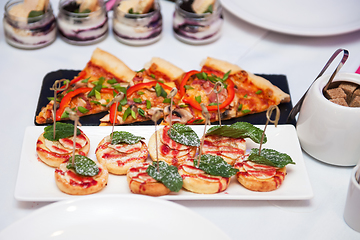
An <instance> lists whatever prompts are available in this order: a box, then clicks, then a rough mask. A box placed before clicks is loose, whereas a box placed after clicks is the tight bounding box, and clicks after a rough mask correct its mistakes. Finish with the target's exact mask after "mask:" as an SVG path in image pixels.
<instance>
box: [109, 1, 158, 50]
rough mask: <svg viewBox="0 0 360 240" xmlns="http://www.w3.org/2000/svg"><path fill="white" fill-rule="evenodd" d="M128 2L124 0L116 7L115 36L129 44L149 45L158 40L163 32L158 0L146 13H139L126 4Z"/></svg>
mask: <svg viewBox="0 0 360 240" xmlns="http://www.w3.org/2000/svg"><path fill="white" fill-rule="evenodd" d="M126 2H127V0H123V1H121V2H120V3H119V4H118V5H117V6H116V7H115V8H114V20H113V32H114V36H115V38H116V39H117V40H118V41H120V42H122V43H125V44H128V45H147V44H151V43H154V42H156V41H158V40H159V39H160V38H161V33H162V15H161V11H160V4H159V2H158V0H155V1H154V2H153V4H152V6H151V7H150V8H149V10H148V11H146V13H138V12H136V10H133V8H129V7H127V6H125V4H127V3H126ZM122 4H124V5H123V6H122ZM128 8H129V9H128Z"/></svg>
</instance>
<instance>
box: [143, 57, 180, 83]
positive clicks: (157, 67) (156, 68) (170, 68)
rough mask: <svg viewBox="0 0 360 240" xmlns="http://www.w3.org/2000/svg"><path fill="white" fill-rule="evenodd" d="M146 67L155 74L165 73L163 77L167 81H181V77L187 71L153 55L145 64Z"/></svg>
mask: <svg viewBox="0 0 360 240" xmlns="http://www.w3.org/2000/svg"><path fill="white" fill-rule="evenodd" d="M145 69H146V70H148V71H149V72H150V74H154V75H155V76H156V75H159V76H161V75H163V76H162V79H163V80H165V81H166V82H175V81H178V83H180V77H181V76H182V75H183V74H184V73H185V72H184V71H183V70H182V69H181V68H179V67H177V66H175V65H174V64H172V63H170V62H168V61H166V60H164V59H162V58H159V57H153V58H152V59H151V60H150V62H148V63H146V64H145ZM157 73H158V74H157Z"/></svg>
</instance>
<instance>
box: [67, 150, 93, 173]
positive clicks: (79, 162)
mask: <svg viewBox="0 0 360 240" xmlns="http://www.w3.org/2000/svg"><path fill="white" fill-rule="evenodd" d="M66 168H68V169H74V170H75V172H76V173H77V174H79V175H82V176H86V177H93V176H96V175H98V174H99V172H100V170H99V167H98V166H97V165H96V163H95V162H94V161H93V160H91V159H90V158H88V157H85V156H83V155H75V159H74V165H73V164H72V157H70V158H69V163H68V164H67V165H66Z"/></svg>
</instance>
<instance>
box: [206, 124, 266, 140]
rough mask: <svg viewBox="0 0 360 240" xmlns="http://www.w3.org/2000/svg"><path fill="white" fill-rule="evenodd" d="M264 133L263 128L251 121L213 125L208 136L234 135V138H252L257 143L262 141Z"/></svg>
mask: <svg viewBox="0 0 360 240" xmlns="http://www.w3.org/2000/svg"><path fill="white" fill-rule="evenodd" d="M262 134H263V130H261V129H260V128H257V127H255V126H254V125H252V124H251V123H248V122H236V123H234V124H232V125H230V126H227V125H223V126H221V127H220V126H213V127H211V128H210V129H209V130H208V131H207V133H206V136H209V135H219V136H224V137H232V138H247V137H248V138H250V139H251V140H253V141H254V142H255V143H260V141H261V136H262ZM266 142H267V138H266V136H264V139H263V143H266Z"/></svg>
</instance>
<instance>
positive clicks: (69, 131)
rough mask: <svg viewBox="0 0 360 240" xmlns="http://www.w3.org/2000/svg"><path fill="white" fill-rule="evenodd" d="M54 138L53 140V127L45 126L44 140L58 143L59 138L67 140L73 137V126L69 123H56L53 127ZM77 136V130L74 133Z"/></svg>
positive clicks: (78, 131) (78, 133) (78, 132)
mask: <svg viewBox="0 0 360 240" xmlns="http://www.w3.org/2000/svg"><path fill="white" fill-rule="evenodd" d="M55 128H56V130H55V138H54V127H53V125H49V126H46V127H45V128H44V138H46V139H47V140H50V141H58V140H59V139H61V138H67V137H71V136H73V135H74V125H73V124H70V123H62V122H56V126H55ZM76 134H77V135H80V134H81V132H80V130H79V129H77V131H76Z"/></svg>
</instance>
